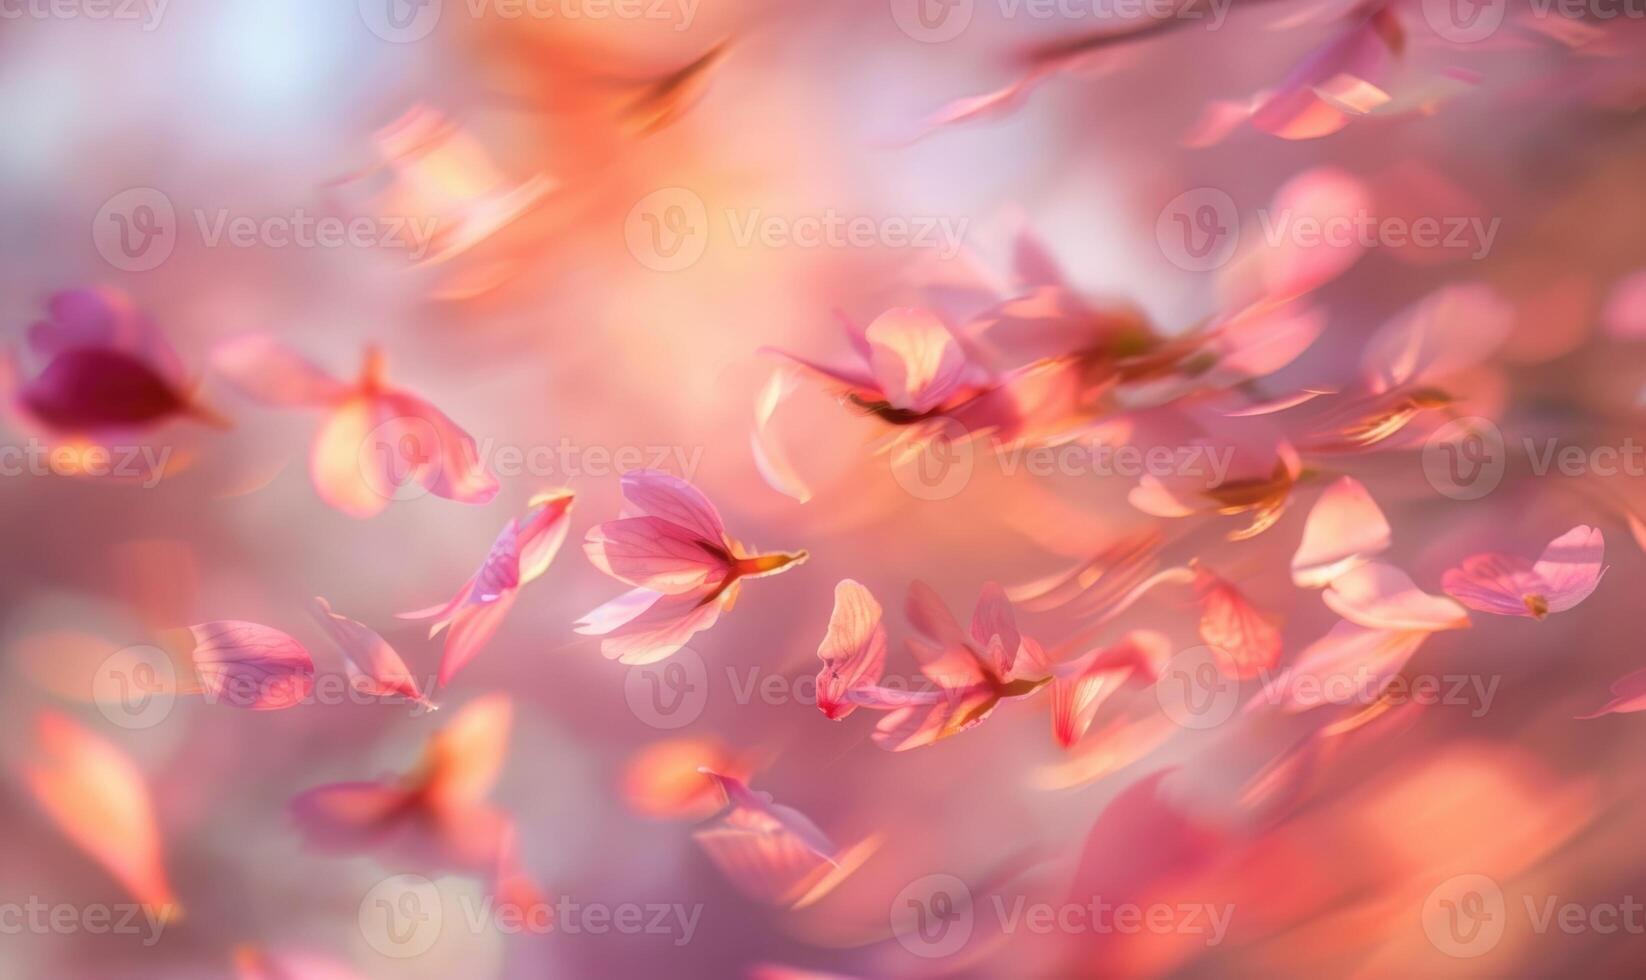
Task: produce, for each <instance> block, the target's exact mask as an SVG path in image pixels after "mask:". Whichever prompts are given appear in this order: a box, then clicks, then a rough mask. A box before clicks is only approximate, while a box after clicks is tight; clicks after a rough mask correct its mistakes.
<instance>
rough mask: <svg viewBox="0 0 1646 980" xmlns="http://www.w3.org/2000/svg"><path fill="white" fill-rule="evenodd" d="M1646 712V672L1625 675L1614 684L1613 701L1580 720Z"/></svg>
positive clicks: (1639, 671)
mask: <svg viewBox="0 0 1646 980" xmlns="http://www.w3.org/2000/svg"><path fill="white" fill-rule="evenodd" d="M1643 710H1646V670H1637V671H1635V672H1634V673H1632V674H1625V675H1624V676H1622V677H1620V678H1618V679H1617V680H1615V681H1613V682H1612V700H1610V701H1608V702H1606V703H1605V704H1603V705H1601V706H1600V707H1599V708H1597V709H1595V710H1594V711H1592V712H1590V713H1589V714H1586V715H1578V716H1577V717H1578V718H1579V719H1587V718H1599V717H1600V716H1601V715H1613V714H1617V715H1622V714H1628V713H1630V712H1634V711H1643Z"/></svg>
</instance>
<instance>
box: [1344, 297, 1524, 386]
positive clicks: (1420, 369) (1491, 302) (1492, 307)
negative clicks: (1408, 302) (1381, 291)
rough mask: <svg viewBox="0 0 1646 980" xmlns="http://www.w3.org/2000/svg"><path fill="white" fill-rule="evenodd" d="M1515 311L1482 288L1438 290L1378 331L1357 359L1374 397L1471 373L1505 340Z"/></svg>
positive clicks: (1511, 325)
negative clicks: (1455, 375) (1403, 386)
mask: <svg viewBox="0 0 1646 980" xmlns="http://www.w3.org/2000/svg"><path fill="white" fill-rule="evenodd" d="M1514 318H1515V311H1514V307H1513V306H1511V305H1510V304H1509V303H1508V301H1507V300H1505V299H1504V298H1503V297H1502V296H1500V295H1499V294H1498V292H1497V291H1496V290H1495V289H1493V288H1492V287H1490V286H1487V285H1485V284H1483V283H1464V284H1459V285H1452V286H1444V287H1442V288H1440V289H1437V290H1435V291H1434V292H1433V293H1430V294H1429V295H1428V296H1426V297H1424V298H1423V299H1421V300H1419V301H1418V302H1416V303H1414V304H1413V305H1412V306H1410V307H1408V308H1407V309H1405V310H1404V311H1402V312H1401V313H1400V314H1399V315H1398V316H1396V317H1395V318H1394V319H1392V320H1390V321H1389V322H1388V323H1386V324H1384V325H1383V326H1382V327H1379V328H1378V331H1377V332H1376V333H1375V334H1373V335H1372V339H1371V340H1369V341H1367V343H1366V349H1365V351H1364V352H1363V353H1362V355H1361V367H1362V372H1363V373H1364V374H1365V375H1366V377H1367V378H1368V380H1369V381H1370V382H1371V384H1372V387H1373V390H1374V391H1376V392H1384V391H1388V390H1390V389H1392V388H1395V387H1397V386H1400V385H1406V384H1419V383H1425V382H1430V381H1434V380H1436V379H1439V378H1443V377H1446V376H1447V375H1451V374H1456V373H1457V372H1459V371H1462V370H1465V369H1467V368H1470V367H1473V366H1475V365H1476V364H1478V363H1480V362H1481V361H1482V360H1484V359H1485V358H1487V357H1488V356H1490V355H1491V354H1492V352H1493V351H1495V350H1496V349H1497V348H1498V347H1499V346H1500V345H1501V344H1502V343H1503V341H1504V340H1505V339H1506V338H1507V337H1508V336H1509V331H1510V329H1511V328H1512V327H1513V326H1514Z"/></svg>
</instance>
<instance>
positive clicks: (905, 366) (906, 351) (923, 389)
mask: <svg viewBox="0 0 1646 980" xmlns="http://www.w3.org/2000/svg"><path fill="white" fill-rule="evenodd" d="M866 336H867V337H868V340H869V365H870V367H871V368H872V369H873V371H874V376H875V379H876V380H877V381H879V383H880V389H881V391H882V392H884V393H885V396H886V401H888V402H890V403H891V406H892V407H893V408H901V409H905V410H907V411H911V412H929V411H931V410H932V409H934V408H936V407H938V406H939V405H941V404H943V402H944V401H946V400H947V399H948V397H949V396H950V395H952V394H953V393H954V391H955V389H956V388H958V387H959V386H960V382H961V379H962V377H963V376H964V374H965V371H966V355H965V353H964V352H963V351H962V350H961V349H960V344H959V343H958V342H957V341H956V340H955V338H954V334H952V333H950V332H949V328H948V327H946V326H944V325H943V321H941V320H939V319H938V318H937V316H936V315H935V314H933V313H930V312H928V311H926V310H921V309H915V308H913V307H899V308H896V309H891V310H887V311H886V312H885V313H882V314H880V316H878V317H876V318H875V319H874V322H873V323H870V324H869V328H868V331H867V334H866Z"/></svg>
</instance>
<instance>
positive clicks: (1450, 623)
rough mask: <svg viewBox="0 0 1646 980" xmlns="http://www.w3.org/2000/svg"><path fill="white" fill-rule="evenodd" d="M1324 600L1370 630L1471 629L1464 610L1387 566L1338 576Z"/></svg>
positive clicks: (1372, 566) (1367, 567)
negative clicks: (1468, 627) (1423, 588)
mask: <svg viewBox="0 0 1646 980" xmlns="http://www.w3.org/2000/svg"><path fill="white" fill-rule="evenodd" d="M1322 598H1324V599H1325V600H1326V605H1327V606H1328V607H1330V608H1331V610H1332V611H1333V612H1335V613H1337V614H1338V615H1339V616H1342V617H1343V618H1344V619H1346V620H1348V621H1350V622H1352V623H1354V624H1356V625H1357V626H1364V627H1366V628H1367V629H1380V630H1389V631H1392V632H1431V631H1435V630H1451V629H1463V628H1466V627H1467V626H1468V625H1469V614H1468V613H1466V612H1464V610H1463V607H1462V606H1460V605H1458V604H1457V603H1456V602H1455V601H1453V600H1451V599H1448V598H1446V597H1445V596H1437V595H1430V594H1429V593H1427V592H1424V591H1423V590H1421V589H1419V588H1418V587H1417V585H1416V584H1414V583H1413V582H1412V578H1411V576H1409V575H1407V574H1406V573H1405V572H1404V571H1401V570H1400V569H1398V568H1396V567H1395V566H1393V565H1389V564H1386V563H1384V562H1371V563H1369V564H1366V565H1362V566H1360V567H1359V568H1356V569H1353V570H1352V571H1349V572H1345V573H1344V574H1342V575H1339V576H1337V577H1336V578H1334V579H1332V583H1331V585H1329V586H1327V588H1326V592H1325V593H1324V595H1323V596H1322Z"/></svg>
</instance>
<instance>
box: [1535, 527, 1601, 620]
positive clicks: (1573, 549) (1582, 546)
mask: <svg viewBox="0 0 1646 980" xmlns="http://www.w3.org/2000/svg"><path fill="white" fill-rule="evenodd" d="M1605 559H1606V539H1605V537H1604V536H1603V535H1602V534H1601V533H1600V528H1598V527H1589V526H1587V525H1583V524H1580V525H1578V526H1577V527H1574V528H1572V529H1571V530H1570V531H1567V532H1566V533H1565V534H1562V535H1561V536H1560V537H1558V538H1556V539H1554V540H1553V541H1551V542H1549V546H1548V547H1547V548H1544V549H1543V554H1542V555H1540V556H1539V557H1538V559H1537V563H1536V564H1534V565H1533V566H1532V570H1533V571H1534V572H1536V573H1537V575H1538V577H1539V578H1541V579H1542V580H1543V581H1544V583H1545V584H1546V587H1547V589H1548V591H1547V592H1545V593H1544V598H1545V599H1547V600H1548V606H1549V611H1550V612H1565V611H1566V610H1568V609H1570V608H1572V607H1573V606H1575V605H1577V604H1578V603H1580V602H1582V601H1583V600H1584V599H1587V598H1589V595H1590V594H1591V593H1593V592H1594V590H1595V587H1596V586H1598V585H1600V577H1601V576H1602V575H1603V574H1605V572H1606V566H1605V564H1604V562H1605Z"/></svg>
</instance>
